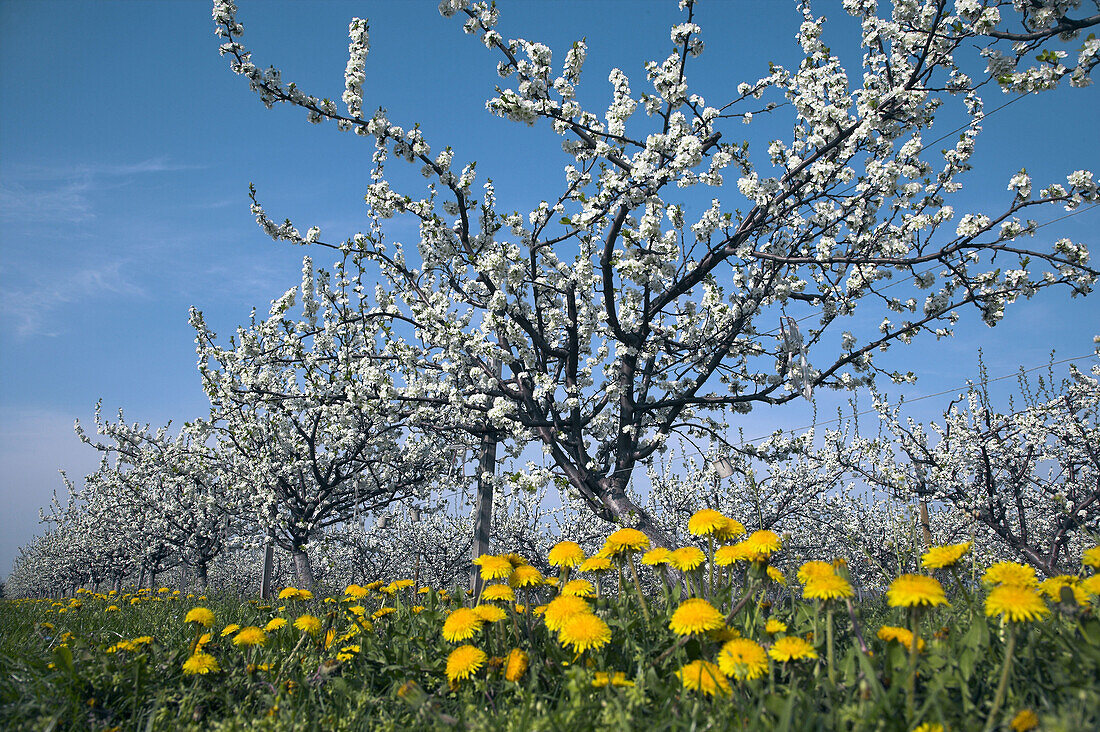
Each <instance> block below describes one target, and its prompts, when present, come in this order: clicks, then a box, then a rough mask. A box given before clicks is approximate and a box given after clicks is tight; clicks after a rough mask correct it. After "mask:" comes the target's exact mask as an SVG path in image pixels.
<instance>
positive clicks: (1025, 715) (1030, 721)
mask: <svg viewBox="0 0 1100 732" xmlns="http://www.w3.org/2000/svg"><path fill="white" fill-rule="evenodd" d="M1008 726H1009V727H1011V728H1012V729H1013V730H1015V732H1029V730H1033V729H1035V728H1036V727H1038V726H1039V718H1038V717H1037V716H1035V712H1033V711H1031V710H1030V709H1021V710H1020V711H1019V712H1018V713H1017V714H1016V716H1015V717H1013V718H1012V721H1011V722H1009V723H1008Z"/></svg>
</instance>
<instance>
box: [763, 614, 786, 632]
mask: <svg viewBox="0 0 1100 732" xmlns="http://www.w3.org/2000/svg"><path fill="white" fill-rule="evenodd" d="M764 632H765V633H767V634H768V635H776V634H777V633H786V632H787V624H786V623H784V622H783V621H781V620H776V619H775V618H769V619H768V622H767V624H766V625H765V626H764Z"/></svg>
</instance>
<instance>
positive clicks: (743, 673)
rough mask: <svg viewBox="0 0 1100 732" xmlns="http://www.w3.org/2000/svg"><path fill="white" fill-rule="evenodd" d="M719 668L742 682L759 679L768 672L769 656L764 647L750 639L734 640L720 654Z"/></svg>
mask: <svg viewBox="0 0 1100 732" xmlns="http://www.w3.org/2000/svg"><path fill="white" fill-rule="evenodd" d="M718 667H719V668H721V669H722V671H723V672H724V673H725V674H726V675H727V676H733V677H734V678H736V679H739V680H741V681H751V680H753V679H758V678H760V677H761V676H763V675H764V674H766V673H767V672H768V654H767V653H766V652H765V651H764V647H763V646H762V645H760V644H759V643H757V642H756V641H753V640H749V639H748V638H734V639H733V640H731V641H728V642H727V643H726V644H725V645H724V646H722V650H721V651H719V652H718Z"/></svg>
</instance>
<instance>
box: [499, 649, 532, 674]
mask: <svg viewBox="0 0 1100 732" xmlns="http://www.w3.org/2000/svg"><path fill="white" fill-rule="evenodd" d="M529 660H530V657H529V656H528V655H527V653H526V652H525V651H522V650H520V649H519V648H513V649H512V650H511V651H510V652H509V653H508V658H507V659H506V660H505V661H504V678H505V679H506V680H507V681H519V680H520V679H522V678H523V675H524V674H525V673H527V663H528V661H529Z"/></svg>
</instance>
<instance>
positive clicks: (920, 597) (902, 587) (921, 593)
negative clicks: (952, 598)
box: [886, 574, 950, 607]
mask: <svg viewBox="0 0 1100 732" xmlns="http://www.w3.org/2000/svg"><path fill="white" fill-rule="evenodd" d="M886 597H887V599H888V601H889V603H890V607H918V606H920V605H929V606H935V605H948V604H950V603H948V602H947V597H946V596H945V595H944V593H943V585H941V584H940V583H939V581H938V580H936V578H935V577H927V576H925V575H923V574H903V575H901V576H900V577H898V578H897V579H896V580H894V581H893V582H891V583H890V589H888V590H887V591H886Z"/></svg>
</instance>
